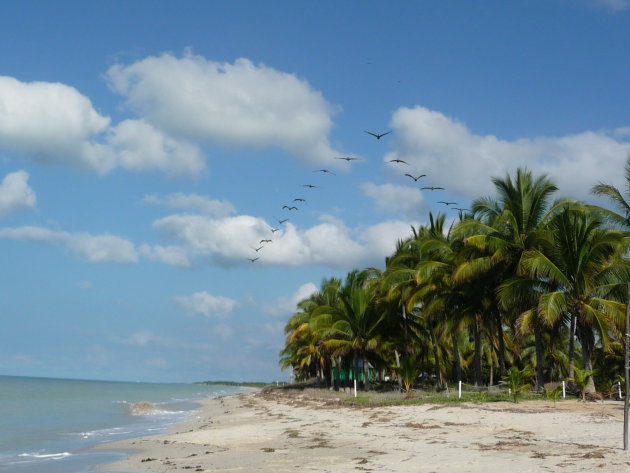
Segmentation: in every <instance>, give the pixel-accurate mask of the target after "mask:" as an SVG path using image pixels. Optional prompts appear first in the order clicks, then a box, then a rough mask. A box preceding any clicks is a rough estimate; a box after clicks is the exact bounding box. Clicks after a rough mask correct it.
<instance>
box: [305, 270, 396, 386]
mask: <svg viewBox="0 0 630 473" xmlns="http://www.w3.org/2000/svg"><path fill="white" fill-rule="evenodd" d="M372 276H373V272H371V271H362V272H360V271H356V270H355V271H352V272H350V273H349V274H348V275H347V276H346V280H345V282H344V284H343V285H342V286H341V288H340V290H339V296H338V302H337V303H336V304H335V305H333V306H321V307H318V308H317V309H315V311H314V312H313V316H314V324H315V326H316V332H317V333H318V335H319V336H320V337H322V340H323V341H322V343H323V345H324V346H325V347H326V348H327V349H329V350H331V352H332V353H333V355H337V356H344V355H348V354H350V355H352V357H353V359H354V360H355V361H356V360H357V359H361V361H362V362H363V379H364V387H365V389H366V390H369V389H370V377H369V355H370V353H376V352H377V351H378V349H379V347H380V346H381V345H382V343H383V341H384V340H383V337H382V334H381V332H380V328H381V326H382V325H383V322H384V320H385V313H379V311H378V310H377V309H376V304H374V298H375V291H374V290H372V289H371V288H369V287H368V285H367V281H368V280H369V279H370V278H371V277H372ZM355 366H356V364H355Z"/></svg>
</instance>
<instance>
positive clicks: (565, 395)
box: [562, 381, 567, 399]
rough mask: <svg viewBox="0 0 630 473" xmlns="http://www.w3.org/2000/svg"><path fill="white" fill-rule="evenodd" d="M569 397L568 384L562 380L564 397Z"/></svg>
mask: <svg viewBox="0 0 630 473" xmlns="http://www.w3.org/2000/svg"><path fill="white" fill-rule="evenodd" d="M565 397H567V385H566V384H565V383H564V381H562V399H564V398H565Z"/></svg>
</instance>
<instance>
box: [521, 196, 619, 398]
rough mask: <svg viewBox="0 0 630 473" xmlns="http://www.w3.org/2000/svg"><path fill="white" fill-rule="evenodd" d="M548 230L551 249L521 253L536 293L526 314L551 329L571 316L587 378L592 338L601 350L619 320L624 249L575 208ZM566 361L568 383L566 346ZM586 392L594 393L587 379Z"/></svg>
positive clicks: (590, 213)
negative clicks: (580, 347)
mask: <svg viewBox="0 0 630 473" xmlns="http://www.w3.org/2000/svg"><path fill="white" fill-rule="evenodd" d="M549 230H550V235H551V237H552V239H551V241H550V242H549V243H550V244H548V245H544V246H543V247H541V248H540V249H533V250H529V251H526V252H524V253H523V257H522V258H521V262H520V267H519V270H520V273H521V274H524V275H526V276H527V277H528V278H529V279H530V281H532V282H533V284H535V285H537V286H538V289H539V291H540V297H538V302H537V304H536V306H535V307H534V308H533V309H531V310H530V311H528V312H527V314H529V315H530V316H532V315H536V316H537V320H544V321H545V322H546V323H547V324H548V325H550V326H551V325H553V324H554V323H556V322H557V321H559V320H561V318H562V317H566V315H567V314H570V317H571V321H572V322H574V323H575V332H576V335H577V337H578V339H579V340H580V343H581V346H582V358H583V364H584V369H585V370H586V371H589V372H590V371H593V364H592V357H593V350H594V347H595V340H596V337H595V335H597V339H598V340H599V341H600V343H602V345H603V347H604V348H606V347H607V344H608V341H609V338H610V336H611V335H614V334H615V332H616V331H617V328H618V327H620V326H621V320H623V316H624V312H625V305H624V304H623V302H622V298H623V294H624V289H625V284H626V281H627V280H628V275H629V274H630V271H629V265H628V261H627V260H625V259H623V258H622V257H621V255H622V254H623V253H624V252H625V251H626V249H627V245H626V241H625V234H624V233H623V232H619V231H614V230H610V229H606V228H604V226H603V220H602V218H601V217H600V216H598V215H597V214H596V213H595V212H593V211H591V210H589V209H587V208H585V207H580V206H576V205H567V206H566V207H565V209H564V211H563V212H562V213H559V214H557V215H556V216H555V217H554V218H553V219H552V221H551V222H550V226H549ZM570 330H573V323H572V324H571V329H570ZM571 342H572V340H571V339H570V343H571ZM569 356H570V359H569V366H570V368H569V376H570V377H573V373H572V371H573V370H572V369H571V366H573V365H574V360H573V357H574V354H573V350H572V347H571V346H570V347H569ZM586 389H587V392H592V391H594V390H595V385H594V382H593V378H592V377H591V378H590V381H589V383H588V386H587V387H586Z"/></svg>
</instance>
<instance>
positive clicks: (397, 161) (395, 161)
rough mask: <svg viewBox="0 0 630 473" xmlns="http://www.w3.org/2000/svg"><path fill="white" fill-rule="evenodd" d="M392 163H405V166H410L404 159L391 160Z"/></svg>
mask: <svg viewBox="0 0 630 473" xmlns="http://www.w3.org/2000/svg"><path fill="white" fill-rule="evenodd" d="M389 162H390V163H403V164H409V163H408V162H407V161H403V160H402V159H390V160H389Z"/></svg>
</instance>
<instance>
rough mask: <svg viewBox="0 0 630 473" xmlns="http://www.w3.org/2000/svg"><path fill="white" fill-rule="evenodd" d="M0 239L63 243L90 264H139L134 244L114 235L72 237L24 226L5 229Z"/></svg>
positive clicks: (0, 232)
mask: <svg viewBox="0 0 630 473" xmlns="http://www.w3.org/2000/svg"><path fill="white" fill-rule="evenodd" d="M0 238H7V239H14V240H34V241H39V242H43V243H51V244H63V245H65V246H66V248H68V249H69V250H70V251H71V252H72V253H74V254H76V255H77V256H78V257H80V258H81V259H82V260H84V261H87V262H89V263H137V262H138V254H137V252H136V250H135V248H134V245H133V243H131V242H129V241H128V240H125V239H123V238H121V237H118V236H115V235H107V234H105V235H90V234H87V233H77V234H71V233H67V232H63V231H56V230H49V229H47V228H42V227H33V226H25V227H14V228H2V229H0Z"/></svg>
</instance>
